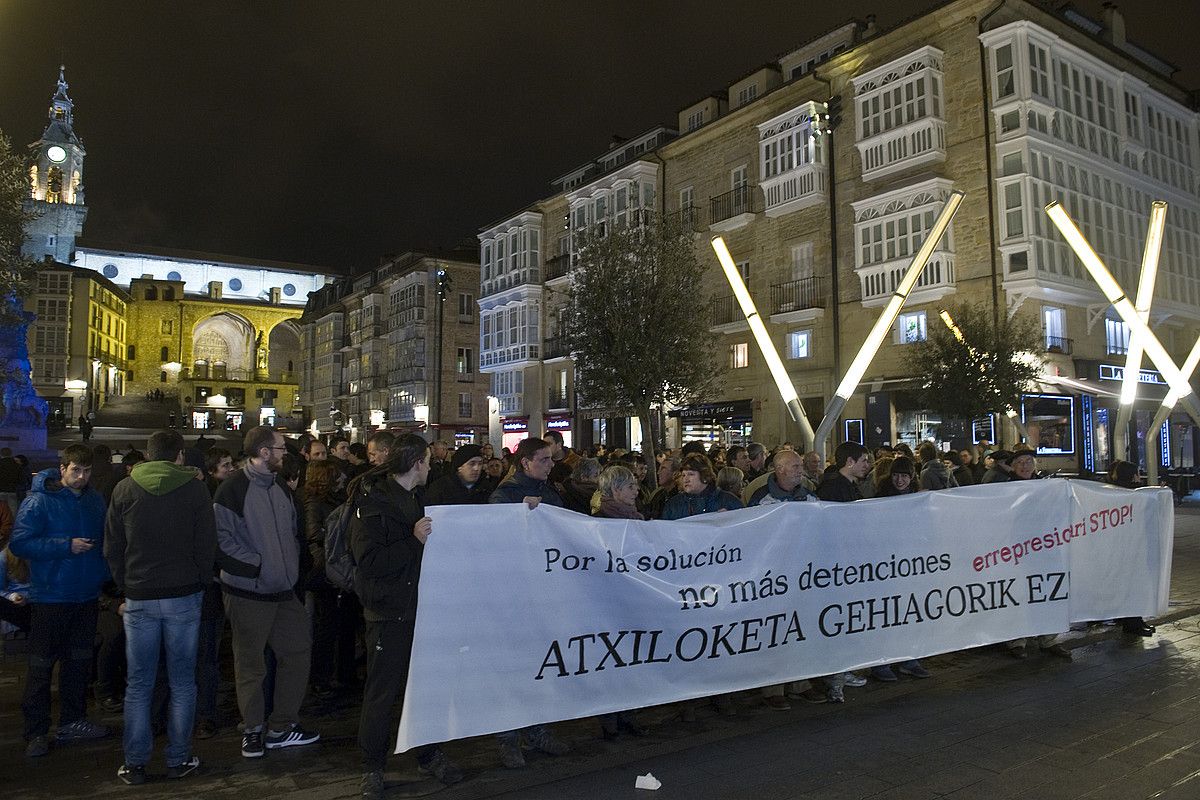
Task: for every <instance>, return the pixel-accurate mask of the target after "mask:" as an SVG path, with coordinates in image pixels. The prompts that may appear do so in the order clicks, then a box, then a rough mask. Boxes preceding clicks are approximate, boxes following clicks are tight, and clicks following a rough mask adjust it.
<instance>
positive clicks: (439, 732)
mask: <svg viewBox="0 0 1200 800" xmlns="http://www.w3.org/2000/svg"><path fill="white" fill-rule="evenodd" d="M428 513H429V515H430V516H431V517H432V518H433V533H432V534H431V535H430V537H429V542H428V544H427V545H426V547H425V553H424V561H423V564H422V568H421V583H420V600H419V611H418V614H417V620H416V633H415V639H414V643H413V649H412V664H411V669H410V672H409V676H408V688H407V692H406V694H405V701H404V712H403V715H402V718H401V722H400V730H399V738H398V742H397V752H400V751H403V750H407V749H409V748H411V747H414V746H416V745H420V744H427V743H431V742H443V741H448V740H452V739H460V738H464V737H468V736H477V735H480V734H485V733H492V732H496V731H506V730H513V729H517V728H522V727H525V726H527V725H531V724H534V723H538V722H552V721H555V720H563V719H574V718H577V717H587V716H592V715H596V714H603V713H608V712H612V711H618V710H622V709H628V708H640V707H644V706H651V705H657V704H661V703H668V702H673V701H677V700H686V699H689V698H697V697H707V696H710V695H715V694H721V693H725V692H733V691H739V690H743V689H750V688H753V687H757V686H764V685H770V684H777V683H782V682H784V681H792V680H799V679H802V678H809V677H813V676H817V675H829V674H832V673H835V672H838V671H843V670H847V669H858V668H861V667H868V666H873V665H875V664H887V663H893V662H896V661H899V660H903V659H909V658H919V657H922V656H929V655H933V654H935V653H944V652H949V651H953V650H961V649H964V648H969V647H976V646H978V645H984V644H990V643H993V642H1003V641H1008V640H1010V639H1014V638H1018V637H1021V636H1031V635H1034V634H1046V633H1059V632H1063V631H1066V630H1067V628H1068V627H1069V625H1070V623H1072V622H1082V621H1087V620H1102V619H1112V618H1116V617H1126V616H1154V615H1156V614H1161V613H1163V612H1164V611H1165V610H1166V607H1167V594H1168V589H1169V584H1170V572H1171V548H1172V542H1173V537H1174V509H1173V505H1172V498H1171V493H1170V491H1169V490H1166V489H1158V488H1148V489H1139V490H1136V491H1130V490H1125V489H1117V488H1114V487H1109V486H1104V485H1101V484H1096V483H1090V482H1086V481H1068V480H1043V481H1023V482H1014V483H1006V484H994V485H986V486H969V487H963V488H960V489H952V490H949V491H940V492H921V493H919V494H915V495H909V496H905V497H895V498H880V499H875V500H865V501H861V502H857V503H844V504H839V503H821V502H815V501H813V502H802V503H782V504H777V505H772V506H765V507H758V508H749V509H744V510H740V511H730V512H725V513H716V514H708V515H705V516H701V517H693V518H690V519H687V520H681V521H678V522H666V521H653V522H637V521H628V520H609V519H593V518H589V517H585V516H582V515H580V514H575V513H572V512H568V511H563V510H562V509H558V508H552V507H549V506H539V507H538V508H536V509H533V510H532V511H531V510H529V509H528V508H526V507H525V506H524V505H522V504H513V505H487V506H438V507H432V508H430V509H429V512H428Z"/></svg>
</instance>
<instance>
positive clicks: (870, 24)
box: [860, 14, 876, 39]
mask: <svg viewBox="0 0 1200 800" xmlns="http://www.w3.org/2000/svg"><path fill="white" fill-rule="evenodd" d="M875 33H876V31H875V15H874V14H867V24H866V26H865V27H864V28H863V30H862V34H861V35H860V38H863V39H869V38H871V37H872V36H874V35H875Z"/></svg>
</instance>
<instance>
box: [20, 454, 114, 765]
mask: <svg viewBox="0 0 1200 800" xmlns="http://www.w3.org/2000/svg"><path fill="white" fill-rule="evenodd" d="M91 476H92V449H91V448H90V447H87V446H85V445H81V444H73V445H70V446H69V447H67V448H66V449H64V450H63V451H62V454H61V456H60V457H59V466H58V469H54V468H51V469H47V470H43V471H42V472H39V473H38V475H37V477H35V478H34V480H33V491H32V493H31V494H30V495H29V496H28V497H26V498H25V501H24V502H23V503H22V504H21V509H20V511H18V512H17V519H16V522H15V523H14V524H13V535H12V542H11V543H10V545H9V548H10V549H11V550H12V553H13V555H15V556H17V557H18V558H24V559H26V560H27V561H29V577H30V582H31V583H32V589H31V592H30V597H29V601H30V609H31V623H30V630H29V671H28V673H27V677H26V679H25V697H24V699H23V700H22V702H21V711H22V712H24V715H25V741H26V742H28V744H27V745H26V747H25V755H27V756H31V757H36V756H44V755H46V753H48V752H49V751H50V745H49V740H48V737H49V735H50V678H51V675H53V673H54V665H55V663H56V662H57V663H59V664H60V667H59V673H58V696H59V702H60V703H61V708H60V709H59V715H58V723H59V724H58V733H57V736H56V737H55V741H56V743H59V744H61V743H65V742H71V741H79V740H83V739H100V738H103V737H105V736H107V735H108V728H107V727H105V726H103V725H97V724H95V723H93V722H91V721H89V720H88V719H87V717H86V716H85V714H86V713H87V700H86V697H87V681H88V672H89V671H90V669H91V665H92V645H93V642H94V640H95V638H96V614H97V611H98V606H97V598H98V597H99V596H100V586H101V585H102V584H103V583H104V582H105V581H106V580H108V567H107V566H106V565H105V563H104V557H103V555H102V553H103V549H104V499H103V498H102V497H101V496H100V494H99V493H98V492H97V491H96V490H94V489H92V488H91V487H90V486H88V480H89V479H90V478H91Z"/></svg>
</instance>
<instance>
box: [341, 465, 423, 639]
mask: <svg viewBox="0 0 1200 800" xmlns="http://www.w3.org/2000/svg"><path fill="white" fill-rule="evenodd" d="M423 516H425V508H424V506H423V505H422V504H421V501H420V499H419V498H418V497H417V496H416V495H414V494H413V493H412V492H410V491H408V490H407V489H405V488H404V487H403V486H401V485H400V484H398V483H396V481H395V480H392V479H391V478H388V479H385V480H382V481H379V482H378V483H376V484H374V485H373V486H371V487H370V489H369V490H368V491H367V493H366V496H365V497H363V498H362V499H361V500H360V501H359V503H358V510H357V511H356V512H355V514H354V518H353V519H351V520H350V536H349V538H350V552H351V553H352V554H353V556H354V561H355V564H357V569H356V570H355V574H354V593H355V594H357V595H358V599H359V601H360V602H361V603H362V605H363V616H364V617H365V618H366V619H367V620H368V621H371V622H380V621H384V620H405V621H411V620H413V619H415V617H416V613H417V582H418V581H419V580H420V579H421V554H422V553H423V552H424V551H425V546H424V545H423V544H421V543H420V542H419V541H417V538H416V537H415V536H413V526H414V525H416V523H417V520H419V519H421V517H423Z"/></svg>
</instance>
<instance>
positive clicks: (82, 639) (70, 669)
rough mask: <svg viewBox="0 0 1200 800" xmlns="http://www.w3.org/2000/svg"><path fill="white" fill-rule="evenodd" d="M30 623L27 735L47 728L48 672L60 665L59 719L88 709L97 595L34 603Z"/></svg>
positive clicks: (69, 718) (42, 733) (64, 721)
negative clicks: (88, 598) (76, 600)
mask: <svg viewBox="0 0 1200 800" xmlns="http://www.w3.org/2000/svg"><path fill="white" fill-rule="evenodd" d="M31 609H32V610H31V613H30V626H29V671H28V673H27V675H26V678H25V697H24V699H23V700H22V701H21V711H22V712H24V714H25V738H26V740H28V739H32V738H34V737H35V736H46V735H47V734H49V733H50V677H51V675H53V674H54V665H55V664H56V663H57V664H59V670H58V699H59V702H60V704H61V707H60V709H59V712H58V724H59V725H60V726H62V725H69V724H70V723H72V722H75V721H76V720H80V719H83V718H84V716H85V715H86V714H87V701H86V698H87V682H88V674H89V673H90V672H91V668H92V644H93V642H94V641H95V639H96V613H97V604H96V601H95V600H92V601H90V602H87V603H34V604H32V606H31Z"/></svg>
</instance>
